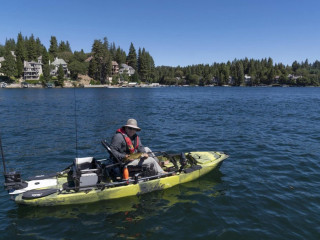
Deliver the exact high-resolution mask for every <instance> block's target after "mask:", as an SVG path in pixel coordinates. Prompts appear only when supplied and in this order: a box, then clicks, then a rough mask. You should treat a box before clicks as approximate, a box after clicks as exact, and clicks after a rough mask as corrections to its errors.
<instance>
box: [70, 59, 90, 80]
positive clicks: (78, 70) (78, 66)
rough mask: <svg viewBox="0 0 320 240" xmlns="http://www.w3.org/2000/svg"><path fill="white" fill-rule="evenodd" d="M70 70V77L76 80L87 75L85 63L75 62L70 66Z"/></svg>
mask: <svg viewBox="0 0 320 240" xmlns="http://www.w3.org/2000/svg"><path fill="white" fill-rule="evenodd" d="M68 68H69V70H70V77H71V78H72V79H74V80H76V79H77V78H78V75H79V74H83V75H85V74H86V73H87V64H86V63H84V62H79V61H73V62H71V63H70V64H69V65H68Z"/></svg>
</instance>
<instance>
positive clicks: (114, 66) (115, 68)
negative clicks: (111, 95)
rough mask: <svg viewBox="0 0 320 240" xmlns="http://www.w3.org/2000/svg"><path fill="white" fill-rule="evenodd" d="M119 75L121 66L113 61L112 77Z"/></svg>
mask: <svg viewBox="0 0 320 240" xmlns="http://www.w3.org/2000/svg"><path fill="white" fill-rule="evenodd" d="M118 73H119V64H118V63H117V62H116V61H112V72H111V75H112V76H113V75H115V74H118Z"/></svg>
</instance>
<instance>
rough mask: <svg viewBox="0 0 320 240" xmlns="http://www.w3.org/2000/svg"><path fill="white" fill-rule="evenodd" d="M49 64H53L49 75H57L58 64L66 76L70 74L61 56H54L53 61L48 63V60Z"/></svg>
mask: <svg viewBox="0 0 320 240" xmlns="http://www.w3.org/2000/svg"><path fill="white" fill-rule="evenodd" d="M49 65H53V66H54V69H53V70H51V71H50V75H51V76H57V75H58V69H59V66H60V65H62V68H63V71H64V75H65V76H66V77H67V76H69V74H70V71H69V70H68V65H67V63H66V62H65V61H64V60H63V59H61V58H57V57H56V58H55V59H54V61H53V62H52V63H50V61H49Z"/></svg>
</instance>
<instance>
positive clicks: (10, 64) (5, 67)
mask: <svg viewBox="0 0 320 240" xmlns="http://www.w3.org/2000/svg"><path fill="white" fill-rule="evenodd" d="M1 71H2V72H3V74H4V75H5V76H8V77H13V76H16V75H17V65H16V61H15V59H14V56H13V55H12V53H11V51H10V50H6V53H5V56H4V61H3V62H2V66H1Z"/></svg>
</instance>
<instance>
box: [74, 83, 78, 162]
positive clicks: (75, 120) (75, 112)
mask: <svg viewBox="0 0 320 240" xmlns="http://www.w3.org/2000/svg"><path fill="white" fill-rule="evenodd" d="M73 94H74V122H75V129H76V158H78V127H77V97H76V87H75V86H74V88H73Z"/></svg>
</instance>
